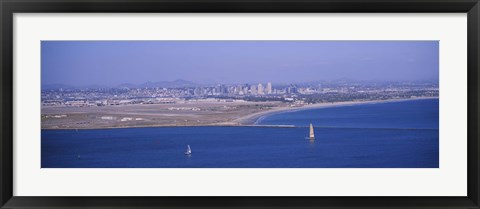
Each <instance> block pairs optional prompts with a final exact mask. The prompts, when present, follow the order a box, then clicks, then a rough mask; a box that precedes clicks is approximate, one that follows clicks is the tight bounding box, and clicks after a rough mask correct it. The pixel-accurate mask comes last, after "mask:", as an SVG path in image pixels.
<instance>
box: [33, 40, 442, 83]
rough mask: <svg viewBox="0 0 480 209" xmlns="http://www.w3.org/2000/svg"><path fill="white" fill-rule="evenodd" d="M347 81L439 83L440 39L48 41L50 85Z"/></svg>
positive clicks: (45, 79) (45, 59)
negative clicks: (438, 40)
mask: <svg viewBox="0 0 480 209" xmlns="http://www.w3.org/2000/svg"><path fill="white" fill-rule="evenodd" d="M341 79H343V80H369V81H431V82H438V42H437V41H42V87H44V86H47V85H56V84H62V85H69V86H73V87H85V86H102V87H116V86H118V85H122V84H134V85H139V84H142V83H145V82H159V81H175V80H186V81H190V82H193V83H196V84H215V83H217V84H236V83H237V84H240V83H262V84H263V85H265V84H267V82H272V83H276V84H289V83H302V82H313V81H320V80H327V81H329V80H341ZM263 88H266V86H263Z"/></svg>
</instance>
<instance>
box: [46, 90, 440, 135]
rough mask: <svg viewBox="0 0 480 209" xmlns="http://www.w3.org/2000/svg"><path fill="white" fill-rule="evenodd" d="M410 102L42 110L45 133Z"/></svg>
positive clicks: (247, 119)
mask: <svg viewBox="0 0 480 209" xmlns="http://www.w3.org/2000/svg"><path fill="white" fill-rule="evenodd" d="M426 98H433V97H415V98H409V99H389V100H369V101H346V102H335V103H317V104H305V105H294V104H290V103H285V102H247V101H241V102H237V101H233V102H185V103H181V104H134V105H118V106H99V107H97V106H93V107H42V115H41V118H42V119H41V121H42V122H41V123H42V124H41V127H42V129H102V128H126V127H168V126H242V125H243V126H245V125H254V124H255V121H257V120H258V118H260V117H262V116H265V115H268V114H273V113H278V112H283V111H293V110H300V109H308V108H324V107H332V106H341V105H355V104H364V103H378V102H394V101H403V100H413V99H426Z"/></svg>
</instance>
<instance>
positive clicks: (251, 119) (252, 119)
mask: <svg viewBox="0 0 480 209" xmlns="http://www.w3.org/2000/svg"><path fill="white" fill-rule="evenodd" d="M438 98H439V97H415V98H406V99H387V100H369V101H348V102H336V103H320V104H310V105H305V106H300V107H279V108H276V109H271V110H267V111H263V112H256V113H253V114H250V115H245V116H242V117H240V118H237V119H234V120H232V121H230V122H222V123H217V124H206V125H198V126H195V125H185V126H183V125H173V124H172V125H142V126H117V127H99V128H41V130H102V129H122V128H160V127H222V126H224V127H233V126H237V127H241V126H255V127H295V126H293V125H257V124H256V123H257V121H258V120H259V119H261V118H263V117H266V116H269V115H272V114H278V113H283V112H293V111H301V110H308V109H319V108H330V107H342V106H353V105H362V104H377V103H389V102H402V101H414V100H422V99H438Z"/></svg>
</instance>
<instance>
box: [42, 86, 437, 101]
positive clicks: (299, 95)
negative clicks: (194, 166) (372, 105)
mask: <svg viewBox="0 0 480 209" xmlns="http://www.w3.org/2000/svg"><path fill="white" fill-rule="evenodd" d="M412 97H438V84H435V83H428V82H426V83H422V82H416V83H408V82H407V83H406V82H384V83H370V82H332V83H323V84H320V83H319V82H312V83H301V84H283V85H282V84H279V85H275V86H274V85H272V83H271V82H268V83H258V84H230V85H227V84H216V85H198V86H185V87H175V88H168V87H149V88H126V87H121V88H95V89H50V90H43V91H42V105H43V106H74V107H86V106H110V105H130V104H176V103H183V102H186V101H190V102H232V101H282V102H296V103H320V102H338V101H355V100H378V99H398V98H412Z"/></svg>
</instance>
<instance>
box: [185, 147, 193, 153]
mask: <svg viewBox="0 0 480 209" xmlns="http://www.w3.org/2000/svg"><path fill="white" fill-rule="evenodd" d="M191 154H192V149H190V145H187V150H186V151H185V155H191Z"/></svg>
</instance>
